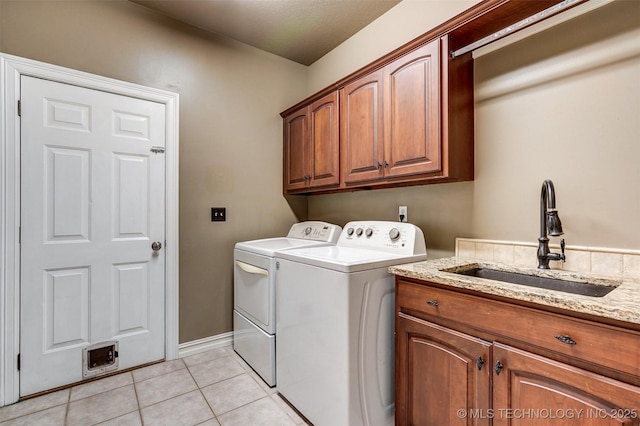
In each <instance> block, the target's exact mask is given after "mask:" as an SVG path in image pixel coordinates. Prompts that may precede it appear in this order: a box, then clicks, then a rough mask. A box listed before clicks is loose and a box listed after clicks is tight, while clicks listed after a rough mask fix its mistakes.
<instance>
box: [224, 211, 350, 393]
mask: <svg viewBox="0 0 640 426" xmlns="http://www.w3.org/2000/svg"><path fill="white" fill-rule="evenodd" d="M340 231H342V228H340V226H338V225H333V224H330V223H325V222H317V221H308V222H300V223H296V224H294V225H293V226H292V227H291V229H290V230H289V233H288V234H287V236H286V237H278V238H266V239H261V240H253V241H245V242H240V243H237V244H236V245H235V249H234V251H233V260H234V274H233V293H234V305H233V349H234V350H235V351H236V352H237V353H238V355H240V356H241V357H242V358H243V359H244V360H245V361H246V362H247V363H248V364H249V365H250V366H251V367H252V368H253V369H254V370H255V371H256V372H257V373H258V374H259V375H260V377H262V379H263V380H264V381H265V382H266V383H267V384H268V385H269V386H275V384H276V337H275V333H276V324H275V318H276V310H275V303H276V302H275V273H274V272H275V260H274V253H275V252H276V250H285V251H286V250H291V249H295V248H301V247H312V246H316V247H317V246H324V245H329V244H330V245H334V244H335V243H336V242H337V240H338V237H339V236H340Z"/></svg>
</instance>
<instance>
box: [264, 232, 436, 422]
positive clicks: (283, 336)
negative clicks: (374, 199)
mask: <svg viewBox="0 0 640 426" xmlns="http://www.w3.org/2000/svg"><path fill="white" fill-rule="evenodd" d="M426 257H427V252H426V244H425V239H424V235H423V233H422V231H421V230H420V228H418V227H416V226H415V225H412V224H409V223H398V222H380V221H358V222H349V223H347V224H346V225H345V227H344V230H343V231H342V234H341V235H340V238H339V239H338V243H337V244H336V245H335V246H327V247H309V248H303V249H299V250H292V251H283V252H280V253H276V267H277V272H276V303H277V317H276V333H277V335H278V351H277V353H276V364H277V366H278V369H277V383H278V384H277V389H278V392H279V393H280V394H281V395H282V396H284V397H285V398H286V399H287V400H288V401H289V402H290V403H291V404H292V405H293V406H294V407H296V409H298V410H299V411H300V412H301V413H302V414H303V415H304V416H305V417H306V418H307V419H308V420H310V421H311V423H313V424H314V425H316V426H345V425H350V426H355V425H371V426H382V425H393V423H394V415H393V412H394V380H393V375H394V363H393V361H394V360H393V353H394V318H393V313H394V303H395V280H394V276H393V275H392V274H390V273H389V272H388V270H387V269H388V267H389V266H391V265H398V264H402V263H409V262H416V261H422V260H425V259H426Z"/></svg>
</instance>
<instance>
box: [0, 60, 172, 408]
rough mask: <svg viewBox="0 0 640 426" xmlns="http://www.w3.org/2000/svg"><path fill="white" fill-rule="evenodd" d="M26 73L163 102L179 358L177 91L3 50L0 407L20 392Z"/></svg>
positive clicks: (168, 268) (168, 282) (168, 342)
mask: <svg viewBox="0 0 640 426" xmlns="http://www.w3.org/2000/svg"><path fill="white" fill-rule="evenodd" d="M22 75H28V76H32V77H38V78H43V79H47V80H52V81H55V82H59V83H66V84H71V85H74V86H80V87H85V88H88V89H95V90H101V91H104V92H110V93H114V94H119V95H124V96H129V97H134V98H138V99H143V100H148V101H153V102H159V103H162V104H164V105H165V114H166V115H165V126H166V127H165V130H166V150H165V154H164V155H165V171H166V173H165V188H166V189H165V190H166V201H165V203H166V204H165V220H166V222H165V238H166V242H167V243H166V244H165V256H166V263H165V358H166V359H168V360H169V359H176V358H178V113H179V111H178V101H179V96H178V94H177V93H173V92H169V91H165V90H161V89H155V88H151V87H146V86H141V85H138V84H133V83H128V82H124V81H119V80H115V79H111V78H107V77H102V76H98V75H94V74H89V73H86V72H82V71H77V70H73V69H69V68H64V67H60V66H57V65H51V64H47V63H43V62H39V61H34V60H31V59H26V58H21V57H18V56H13V55H7V54H3V53H0V170H1V172H0V318H1V321H0V324H1V325H0V407H1V406H4V405H8V404H12V403H14V402H16V401H18V399H19V398H20V386H19V385H20V380H19V379H20V373H19V371H18V365H17V360H18V354H19V351H20V118H19V117H18V100H19V99H20V77H21V76H22Z"/></svg>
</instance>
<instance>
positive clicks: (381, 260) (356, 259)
mask: <svg viewBox="0 0 640 426" xmlns="http://www.w3.org/2000/svg"><path fill="white" fill-rule="evenodd" d="M276 258H280V259H287V260H291V261H293V262H298V263H302V264H305V265H311V266H317V267H319V268H324V269H330V270H333V271H339V272H358V271H366V270H370V269H377V268H386V267H389V266H393V265H400V264H403V263H411V262H419V261H422V260H426V259H427V255H426V253H421V254H411V255H407V254H398V253H388V252H384V251H379V250H367V249H361V248H353V247H340V246H324V247H307V248H300V249H298V250H291V251H282V252H278V253H276Z"/></svg>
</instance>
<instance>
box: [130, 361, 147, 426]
mask: <svg viewBox="0 0 640 426" xmlns="http://www.w3.org/2000/svg"><path fill="white" fill-rule="evenodd" d="M131 381H132V382H133V394H134V395H135V396H136V405H137V406H138V418H139V419H140V424H141V425H142V426H144V420H142V407H140V398H138V387H137V386H136V378H135V377H134V376H133V371H132V372H131Z"/></svg>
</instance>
